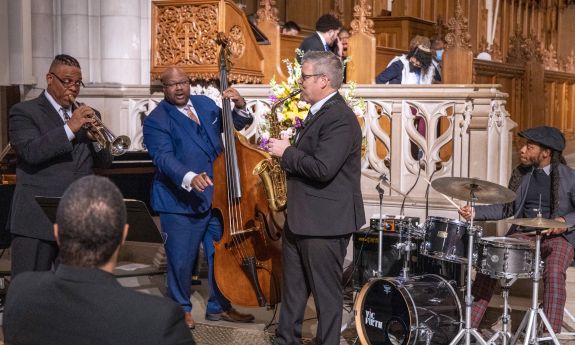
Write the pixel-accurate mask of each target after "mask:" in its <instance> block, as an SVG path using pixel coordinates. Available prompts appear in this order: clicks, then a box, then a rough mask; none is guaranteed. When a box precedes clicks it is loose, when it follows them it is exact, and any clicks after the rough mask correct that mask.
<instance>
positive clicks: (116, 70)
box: [100, 0, 150, 85]
mask: <svg viewBox="0 0 575 345" xmlns="http://www.w3.org/2000/svg"><path fill="white" fill-rule="evenodd" d="M100 6H101V9H100V10H101V12H100V23H101V28H100V32H101V36H100V37H101V57H102V60H101V66H102V74H101V81H102V82H104V83H119V84H122V85H137V84H142V83H147V82H148V80H149V77H148V75H149V73H146V77H147V78H148V80H144V79H143V77H144V73H143V72H142V67H141V65H142V57H144V54H143V51H142V42H146V43H145V45H148V43H147V41H149V35H147V32H148V31H149V29H146V30H144V28H143V25H142V24H141V22H140V17H141V15H142V14H145V15H146V16H148V21H147V25H148V26H149V15H148V12H149V10H148V7H149V6H150V5H149V1H141V0H122V1H117V0H101V4H100ZM144 34H146V36H143V35H144ZM147 54H148V55H149V53H147ZM148 66H149V62H148ZM148 70H149V67H148Z"/></svg>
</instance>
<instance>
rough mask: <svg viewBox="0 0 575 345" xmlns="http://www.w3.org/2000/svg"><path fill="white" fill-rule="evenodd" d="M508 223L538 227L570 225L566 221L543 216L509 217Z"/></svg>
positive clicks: (547, 227)
mask: <svg viewBox="0 0 575 345" xmlns="http://www.w3.org/2000/svg"><path fill="white" fill-rule="evenodd" d="M507 223H511V224H515V225H519V226H526V227H529V228H538V229H554V228H557V229H565V228H568V227H569V225H567V224H566V223H563V222H560V221H557V220H553V219H547V218H541V217H535V218H515V219H507Z"/></svg>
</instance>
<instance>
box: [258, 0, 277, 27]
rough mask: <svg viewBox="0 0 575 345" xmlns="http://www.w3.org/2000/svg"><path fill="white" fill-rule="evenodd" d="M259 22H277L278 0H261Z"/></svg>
mask: <svg viewBox="0 0 575 345" xmlns="http://www.w3.org/2000/svg"><path fill="white" fill-rule="evenodd" d="M257 13H258V24H259V23H260V22H270V23H274V24H277V23H278V21H279V19H278V9H277V7H276V0H261V1H260V8H259V9H258V12H257Z"/></svg>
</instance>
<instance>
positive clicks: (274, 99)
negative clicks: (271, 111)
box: [270, 94, 278, 103]
mask: <svg viewBox="0 0 575 345" xmlns="http://www.w3.org/2000/svg"><path fill="white" fill-rule="evenodd" d="M277 101H278V98H277V97H276V95H274V94H271V95H270V102H271V103H275V102H277Z"/></svg>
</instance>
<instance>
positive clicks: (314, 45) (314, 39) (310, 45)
mask: <svg viewBox="0 0 575 345" xmlns="http://www.w3.org/2000/svg"><path fill="white" fill-rule="evenodd" d="M299 49H300V50H301V51H302V52H303V53H304V54H305V53H306V52H308V51H310V50H311V51H325V47H324V46H323V42H322V41H321V38H320V37H319V34H318V33H317V32H314V33H313V34H311V35H309V36H308V37H306V38H304V40H303V41H302V42H301V44H300V45H299ZM330 50H331V52H332V53H334V54H336V55H337V45H334V46H330ZM297 61H298V62H299V63H301V57H300V56H299V55H298V56H297Z"/></svg>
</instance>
